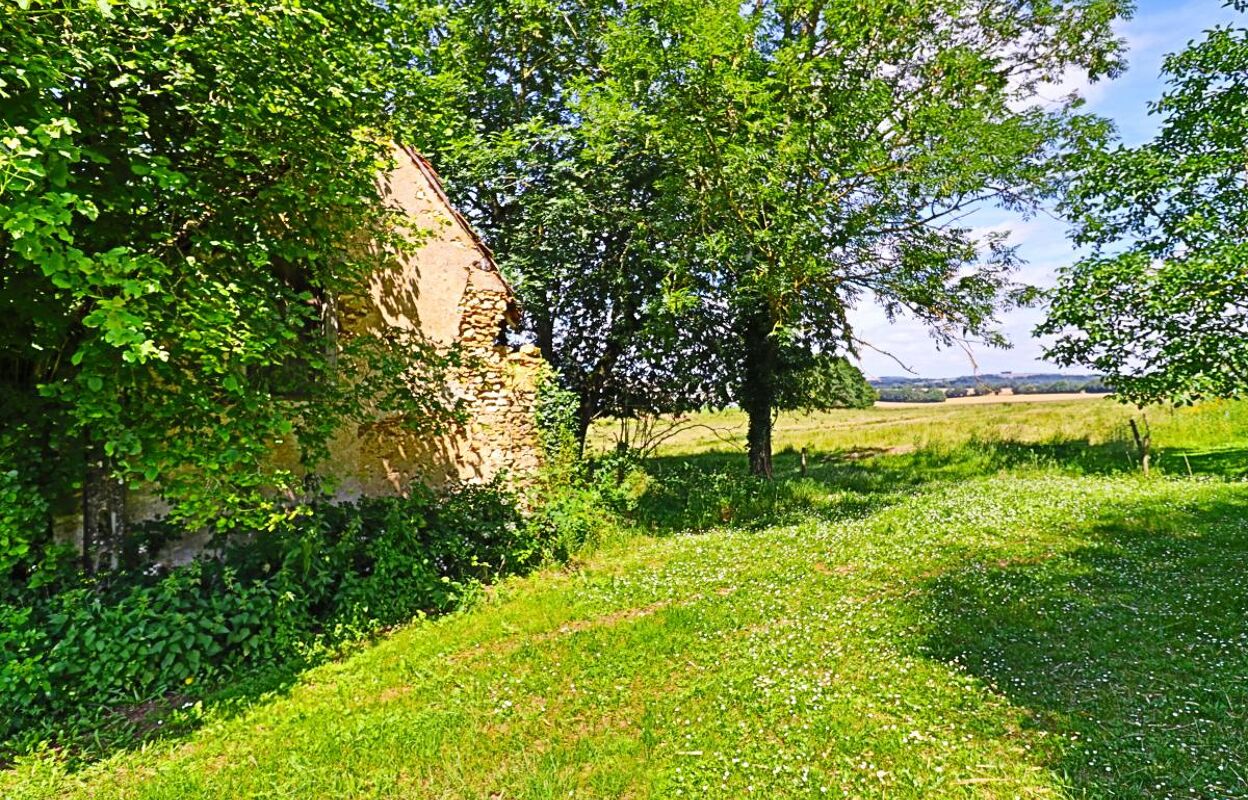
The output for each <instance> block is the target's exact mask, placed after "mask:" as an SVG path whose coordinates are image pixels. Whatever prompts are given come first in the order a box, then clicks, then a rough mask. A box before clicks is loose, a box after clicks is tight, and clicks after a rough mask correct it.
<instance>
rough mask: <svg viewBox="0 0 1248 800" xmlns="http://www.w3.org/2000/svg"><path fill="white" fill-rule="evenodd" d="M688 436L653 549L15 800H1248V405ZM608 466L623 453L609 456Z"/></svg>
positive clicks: (826, 423)
mask: <svg viewBox="0 0 1248 800" xmlns="http://www.w3.org/2000/svg"><path fill="white" fill-rule="evenodd" d="M1152 417H1153V419H1152V422H1153V430H1154V439H1155V441H1156V445H1157V447H1158V448H1159V455H1158V458H1157V460H1156V463H1157V464H1158V467H1159V469H1158V471H1157V473H1156V474H1154V476H1153V477H1152V478H1151V479H1148V480H1145V479H1143V478H1141V477H1140V476H1139V475H1137V474H1135V473H1134V472H1131V471H1128V470H1129V469H1130V466H1131V457H1130V453H1129V449H1128V448H1127V446H1126V438H1125V433H1124V429H1123V422H1124V420H1125V411H1124V410H1123V409H1122V408H1121V407H1119V406H1117V405H1115V404H1113V403H1112V402H1109V401H1104V400H1077V401H1071V402H1059V403H1038V404H1026V403H1019V404H1011V405H1004V404H1003V405H962V406H947V407H946V406H933V407H931V408H915V407H905V408H889V409H872V410H867V411H846V412H836V413H829V414H822V415H818V416H814V417H795V418H786V419H783V420H782V422H781V429H780V431H779V433H778V436H777V441H778V448H780V449H789V448H791V449H793V450H796V449H800V448H801V447H806V448H808V450H809V454H810V457H809V465H810V466H809V474H808V475H807V476H806V477H801V476H799V474H798V467H797V457H796V455H795V454H794V453H793V452H792V451H791V450H790V451H789V452H785V453H781V454H780V455H779V456H778V459H777V471H778V475H779V478H778V480H777V482H776V483H775V484H774V485H763V484H756V483H754V482H751V481H741V480H738V479H735V478H733V477H732V473H729V472H723V471H722V470H723V468H724V467H726V466H731V467H732V468H733V469H741V468H742V462H743V457H742V456H741V455H739V454H736V453H729V452H717V451H716V450H717V449H723V448H730V447H731V444H725V443H724V442H725V440H727V441H728V442H731V441H733V438H732V437H733V436H737V437H739V436H740V434H741V431H740V430H735V431H734V428H736V429H739V428H740V419H739V418H736V417H734V415H731V414H722V415H707V416H706V417H705V418H703V419H702V420H700V423H705V424H706V425H708V426H710V428H711V429H713V430H711V429H703V428H698V429H691V430H688V431H685V432H684V433H681V434H679V435H677V436H675V437H673V438H672V439H671V440H670V441H669V443H668V446H667V447H666V448H665V450H664V451H663V454H662V455H661V456H660V457H658V458H656V459H655V460H654V462H653V463H652V464H651V465H650V471H651V474H652V476H653V477H652V478H651V480H650V482H649V484H648V488H647V490H646V493H645V495H644V496H643V497H642V498H641V500H640V506H639V508H638V510H637V512H636V519H637V522H638V527H640V528H643V529H646V530H647V531H648V532H646V533H637V534H635V535H632V536H630V537H626V538H617V539H614V540H612V541H610V542H608V543H607V544H604V545H603V546H602V547H601V548H600V549H599V550H598V551H597V552H595V553H592V554H590V555H588V556H586V557H584V558H583V559H582V560H581V561H579V562H578V563H576V564H574V565H573V566H571V567H569V568H566V569H560V570H547V571H544V572H541V573H538V574H535V575H531V576H529V577H526V578H523V579H517V580H512V581H509V582H507V583H505V584H503V585H501V586H499V587H497V588H496V589H495V590H493V591H491V592H490V593H489V595H488V596H487V597H485V598H483V600H482V601H481V602H480V603H478V604H477V605H476V607H474V608H472V609H471V610H468V611H465V612H462V613H459V614H456V615H453V616H450V617H446V618H443V619H440V620H435V621H425V622H420V623H415V624H413V625H411V626H409V627H407V628H405V629H403V630H400V631H397V632H396V633H394V634H393V635H391V636H389V637H388V638H386V639H385V640H383V641H380V642H378V643H376V644H375V645H373V646H370V647H368V648H366V649H363V650H361V651H360V652H357V653H355V654H353V655H351V656H350V657H347V658H344V659H343V660H341V661H339V662H336V663H332V664H328V665H326V666H323V667H320V668H317V669H314V670H311V671H309V672H306V673H304V674H303V675H302V676H300V678H299V680H298V681H297V682H295V683H294V684H293V685H290V686H287V687H285V688H283V689H282V690H280V691H277V692H272V693H268V694H265V695H261V696H253V697H251V698H250V699H248V700H247V701H246V702H242V703H240V702H238V701H235V702H224V701H223V702H221V703H216V704H209V705H208V706H206V707H204V708H203V709H192V710H191V711H188V712H186V713H187V714H193V715H195V716H196V718H197V720H198V724H197V725H196V726H195V727H194V729H193V730H189V731H184V732H181V733H179V734H177V735H169V736H165V737H163V738H157V739H155V740H152V741H149V742H148V743H147V744H146V745H145V746H143V747H135V748H133V749H130V750H124V751H119V752H116V753H114V754H113V755H111V756H110V757H108V758H107V759H105V760H103V761H100V762H97V763H95V764H92V765H89V766H85V767H81V766H73V767H72V768H71V766H70V765H68V764H67V762H65V761H64V760H63V759H62V758H60V757H58V756H57V755H56V754H55V753H45V754H42V755H40V756H36V757H31V758H27V759H24V760H23V761H21V762H19V763H18V764H16V765H15V766H13V767H12V768H10V769H9V770H8V771H6V772H4V773H0V796H3V797H5V798H14V799H16V798H35V797H40V798H42V797H93V798H113V797H116V798H123V797H124V798H221V797H264V798H287V797H288V798H320V797H325V798H329V797H333V798H344V797H395V798H398V797H403V798H500V799H502V798H556V797H558V798H567V797H578V798H585V797H599V798H625V797H626V798H660V797H661V798H667V797H716V798H718V797H724V798H730V797H731V798H736V797H749V796H754V797H760V798H789V797H862V798H941V797H983V798H998V797H999V798H1016V797H1022V798H1048V797H1052V798H1084V797H1089V798H1248V483H1245V482H1243V480H1242V478H1243V476H1244V474H1245V471H1246V470H1248V404H1216V405H1210V406H1205V407H1202V408H1199V409H1194V410H1183V411H1178V412H1174V413H1171V412H1155V413H1154V414H1153V415H1152ZM600 435H603V436H605V434H604V433H602V432H600Z"/></svg>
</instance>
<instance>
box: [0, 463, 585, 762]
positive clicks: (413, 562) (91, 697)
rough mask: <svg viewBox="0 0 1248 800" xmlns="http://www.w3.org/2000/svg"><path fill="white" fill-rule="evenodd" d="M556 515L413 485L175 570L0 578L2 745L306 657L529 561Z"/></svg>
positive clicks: (301, 520)
mask: <svg viewBox="0 0 1248 800" xmlns="http://www.w3.org/2000/svg"><path fill="white" fill-rule="evenodd" d="M565 524H566V521H565V520H564V519H562V518H560V517H559V516H558V515H553V516H550V517H546V518H543V519H542V520H541V522H540V523H539V524H534V523H532V522H529V521H526V520H525V519H524V518H523V517H521V515H520V514H519V512H518V511H517V510H516V504H515V502H514V498H513V497H511V496H510V495H508V494H507V493H505V492H502V491H500V490H498V489H497V488H494V487H465V488H463V489H461V490H459V491H457V492H455V493H452V494H449V495H446V496H443V497H435V496H434V495H432V494H431V493H429V492H428V491H425V490H416V491H414V492H413V493H412V494H411V496H409V497H406V498H376V499H367V500H361V501H359V502H357V503H351V504H343V505H318V506H313V507H310V508H308V509H307V510H305V511H303V512H301V513H299V514H297V515H295V516H293V517H292V518H291V519H290V520H288V522H287V523H285V524H284V525H283V526H282V527H280V528H278V529H277V530H275V531H273V532H265V533H263V534H251V535H248V536H245V537H236V538H235V539H233V540H232V541H231V542H230V543H229V545H228V546H227V547H225V548H224V549H223V551H221V552H220V553H218V554H217V557H215V558H204V559H201V560H199V561H196V562H193V563H192V564H189V565H187V566H184V567H179V568H176V569H173V570H170V571H164V572H157V573H155V574H154V573H153V571H152V570H147V571H130V572H122V573H115V574H113V575H110V576H108V577H107V579H94V580H88V579H86V578H83V577H81V576H77V577H74V578H73V579H72V580H66V581H62V583H61V584H60V585H58V586H55V587H47V588H46V589H45V590H41V591H31V590H29V589H28V590H26V591H24V592H21V593H20V594H19V593H17V592H16V591H15V590H14V589H13V587H9V591H8V592H7V593H5V594H3V595H0V597H5V598H14V599H12V600H10V599H5V600H4V601H3V602H0V711H2V712H3V713H0V753H2V752H3V751H5V750H8V751H13V750H22V749H25V748H28V747H30V746H33V745H34V744H35V743H37V742H38V741H40V740H43V739H46V738H47V737H49V736H57V735H60V736H72V735H73V734H74V733H75V732H78V731H81V730H83V729H89V728H92V727H94V726H96V725H98V723H99V721H100V719H101V717H102V716H103V715H104V714H105V713H106V712H105V711H103V709H108V708H116V707H118V706H126V705H131V704H136V703H141V702H144V701H147V700H150V699H153V698H157V697H160V696H162V695H165V694H166V693H168V692H171V691H174V690H177V691H182V692H187V691H195V690H196V688H197V687H199V686H201V685H202V684H204V683H214V682H219V681H220V680H222V679H224V678H226V677H228V676H230V675H232V674H234V673H237V672H239V671H240V670H253V669H257V668H262V667H269V666H275V665H283V664H287V665H289V664H292V663H293V664H298V663H303V662H310V661H314V660H316V659H318V658H320V657H323V656H324V655H325V654H326V653H329V652H332V650H333V648H334V647H335V646H336V645H339V644H341V643H343V642H346V641H350V640H353V639H358V638H360V637H363V636H367V635H369V634H372V633H375V632H376V631H378V630H380V629H381V628H384V627H386V626H390V625H394V624H398V623H401V622H405V621H407V620H410V619H412V618H413V617H414V616H418V615H421V614H424V613H436V612H444V611H447V610H450V609H452V608H454V607H456V606H457V605H458V604H460V603H461V602H462V601H463V599H464V598H465V597H468V596H470V595H471V594H472V592H473V591H474V588H475V587H476V586H477V585H479V584H480V583H482V582H485V581H489V580H493V579H495V578H497V577H498V576H500V575H504V574H509V573H515V572H519V571H522V570H525V569H527V568H530V567H532V566H534V565H535V564H537V563H538V562H539V561H540V560H541V558H542V557H543V555H544V554H545V553H546V552H548V551H549V550H550V549H551V548H550V546H549V544H548V543H546V542H543V541H541V540H540V538H539V537H540V536H550V537H552V538H558V534H557V531H559V530H560V529H561V527H562V526H563V525H565ZM576 536H578V537H583V534H580V533H578V534H576ZM556 549H559V550H562V549H564V545H559V546H558V547H557V548H556ZM19 597H20V600H18V599H16V598H19ZM188 687H192V688H189V689H188Z"/></svg>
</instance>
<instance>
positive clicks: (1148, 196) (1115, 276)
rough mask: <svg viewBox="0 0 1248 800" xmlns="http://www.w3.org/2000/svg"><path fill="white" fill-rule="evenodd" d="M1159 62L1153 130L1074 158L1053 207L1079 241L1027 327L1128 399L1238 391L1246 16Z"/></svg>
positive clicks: (1242, 343)
mask: <svg viewBox="0 0 1248 800" xmlns="http://www.w3.org/2000/svg"><path fill="white" fill-rule="evenodd" d="M1239 8H1240V10H1241V11H1242V10H1243V4H1240V6H1239ZM1164 74H1165V76H1166V81H1167V84H1168V86H1169V88H1168V90H1167V91H1166V93H1165V94H1164V95H1163V96H1162V98H1161V99H1160V100H1159V101H1157V102H1156V103H1154V104H1153V105H1152V107H1151V111H1152V113H1153V114H1155V115H1157V116H1159V117H1161V129H1160V132H1159V133H1158V134H1157V135H1156V136H1155V137H1154V138H1153V139H1152V140H1151V141H1149V142H1147V143H1146V144H1143V145H1140V146H1138V147H1117V148H1115V149H1112V150H1104V151H1099V152H1095V153H1092V154H1090V155H1089V156H1088V157H1087V158H1085V159H1083V160H1082V161H1080V162H1079V163H1078V164H1077V165H1076V166H1077V168H1076V171H1075V173H1074V175H1073V181H1072V184H1071V187H1070V191H1069V194H1068V195H1067V199H1066V203H1065V210H1066V212H1067V213H1068V214H1069V216H1070V218H1071V219H1072V220H1073V221H1074V223H1075V229H1074V239H1075V241H1076V242H1077V243H1079V244H1082V245H1088V246H1090V247H1091V253H1090V254H1089V255H1088V256H1086V257H1085V258H1082V259H1080V260H1079V261H1077V262H1076V263H1074V264H1073V265H1071V266H1070V267H1068V268H1066V269H1064V270H1063V271H1062V272H1061V274H1060V277H1059V281H1058V286H1057V288H1056V289H1055V290H1054V292H1053V293H1052V305H1051V307H1050V310H1049V316H1048V319H1047V320H1046V321H1045V322H1044V323H1043V324H1042V325H1041V326H1040V328H1039V331H1038V332H1039V333H1043V334H1052V335H1055V336H1056V337H1057V338H1056V341H1055V342H1054V344H1053V345H1052V346H1051V347H1050V348H1049V349H1048V352H1047V354H1046V355H1047V357H1049V358H1051V359H1053V360H1055V361H1057V362H1058V363H1060V364H1065V365H1075V364H1078V365H1081V366H1086V367H1090V368H1092V369H1095V370H1096V371H1098V372H1100V373H1103V374H1104V375H1106V376H1107V379H1108V382H1109V383H1110V384H1111V385H1112V387H1113V389H1114V391H1115V393H1116V394H1117V395H1118V397H1119V398H1121V399H1122V400H1124V401H1128V402H1132V403H1135V404H1137V405H1139V406H1144V405H1147V404H1150V403H1156V402H1170V403H1191V402H1195V401H1197V400H1200V399H1202V398H1209V397H1236V396H1243V395H1245V394H1248V183H1246V182H1245V168H1246V165H1248V123H1246V122H1245V121H1246V120H1248V29H1245V28H1243V27H1232V26H1224V27H1219V28H1214V29H1212V30H1210V31H1209V32H1208V34H1207V35H1206V36H1205V37H1204V38H1203V39H1202V40H1201V41H1199V42H1196V43H1194V44H1192V45H1191V46H1189V47H1188V48H1187V49H1186V50H1184V51H1183V52H1181V53H1178V54H1175V55H1171V56H1169V57H1168V58H1167V59H1166V61H1165V65H1164Z"/></svg>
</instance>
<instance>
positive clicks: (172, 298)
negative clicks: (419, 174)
mask: <svg viewBox="0 0 1248 800" xmlns="http://www.w3.org/2000/svg"><path fill="white" fill-rule="evenodd" d="M426 18H427V15H426V13H425V12H423V11H422V10H421V9H420V8H418V7H416V6H413V5H411V4H409V3H406V2H397V3H386V4H384V5H382V4H377V3H373V2H370V1H369V0H330V1H329V2H320V3H317V4H315V8H312V7H307V6H305V5H304V4H300V3H297V2H286V1H285V0H279V2H268V3H263V4H259V3H250V2H241V3H239V2H230V3H224V2H218V3H201V2H190V0H161V1H159V2H157V0H130V2H127V3H124V4H122V3H117V4H109V3H107V2H105V3H97V4H75V3H68V4H67V3H62V2H56V3H52V2H38V0H30V1H28V2H19V3H18V4H17V7H16V8H10V9H9V10H8V11H6V17H5V20H4V23H3V25H0V49H3V50H4V52H5V53H6V58H5V59H4V60H3V62H2V63H0V312H2V313H0V352H2V353H3V355H2V356H0V412H2V413H3V414H4V418H5V419H6V431H5V432H4V442H3V445H4V448H5V452H6V454H11V456H12V457H6V458H5V459H4V461H5V470H6V474H7V472H8V471H10V470H16V471H17V473H18V474H17V475H15V476H13V477H12V481H11V482H18V483H20V484H21V485H23V486H25V487H29V488H30V490H31V492H32V499H31V500H30V503H31V505H30V506H29V507H30V508H37V507H38V504H39V503H40V502H44V503H46V504H47V506H48V509H49V513H48V514H41V516H43V517H45V519H44V520H42V521H40V522H39V523H38V524H35V528H36V529H37V531H38V532H37V534H30V535H28V536H27V538H28V539H36V538H39V537H40V536H44V535H45V533H46V530H45V529H47V528H48V527H50V523H48V522H47V521H46V517H47V516H48V515H49V514H50V513H52V512H55V511H60V512H66V511H71V510H73V507H72V505H71V504H72V503H74V502H77V501H76V500H74V498H75V497H77V496H79V495H81V496H83V501H82V506H81V510H83V511H84V512H85V513H84V515H85V517H86V525H85V535H86V544H87V549H88V550H89V549H90V547H91V545H92V544H93V543H94V544H98V545H99V546H100V548H101V549H102V551H101V553H100V554H99V555H98V557H95V558H93V557H92V556H91V555H90V554H88V557H87V559H86V563H87V566H88V568H92V567H94V566H97V564H98V563H99V562H106V561H108V560H109V559H110V558H113V557H112V556H110V555H109V554H108V553H107V552H103V551H106V550H107V549H108V548H109V545H108V544H107V540H109V539H110V538H112V539H115V538H116V537H117V535H118V533H119V532H118V531H117V530H115V529H110V526H112V527H113V528H115V527H116V525H119V524H120V523H118V522H117V520H120V519H124V514H119V513H117V511H118V509H119V507H121V506H124V502H125V491H126V487H127V486H128V485H133V484H135V483H137V482H148V483H151V482H158V487H159V491H160V493H161V495H162V496H163V498H164V499H165V500H166V501H168V503H169V504H170V505H171V509H172V512H171V513H172V517H173V518H174V519H175V520H177V521H179V522H181V523H183V524H185V525H189V526H195V525H201V524H204V523H205V522H209V521H211V522H213V523H214V524H217V525H220V526H223V527H229V526H233V525H236V524H245V525H250V526H258V525H259V526H263V525H265V524H268V522H269V521H270V520H271V517H272V514H273V513H274V510H275V506H274V503H273V502H272V498H273V497H274V493H273V491H272V490H273V489H274V488H278V489H287V490H289V491H295V490H297V489H298V488H299V487H298V481H297V479H296V475H295V474H294V472H292V471H282V470H279V469H277V468H276V467H274V466H272V465H271V464H270V463H269V460H267V459H266V455H267V454H268V453H269V452H270V449H271V448H272V447H273V445H274V444H275V443H277V442H281V441H283V440H287V441H288V440H292V439H293V440H295V441H297V443H298V449H299V455H300V459H301V461H302V462H303V464H304V465H305V466H310V465H312V464H315V462H316V461H317V460H318V459H320V458H321V457H323V456H324V453H325V443H326V441H327V439H328V437H329V436H330V434H331V433H332V432H333V431H334V430H336V429H338V428H339V427H340V426H341V425H342V424H343V423H344V422H346V421H349V420H352V419H363V418H366V417H368V416H371V415H373V414H376V413H378V412H379V411H380V412H385V411H393V412H396V413H402V414H404V415H406V417H407V418H408V419H410V420H412V421H413V422H414V423H415V424H426V423H428V422H429V421H431V420H433V419H435V418H437V417H438V416H439V415H440V413H441V410H440V399H439V393H438V392H437V391H435V390H434V389H431V388H423V387H434V386H436V385H437V383H438V382H437V380H435V378H436V373H437V372H438V371H439V367H440V363H439V359H438V357H436V356H435V355H434V354H433V353H431V352H429V351H428V350H427V349H426V348H424V347H423V345H421V343H420V342H418V341H415V340H412V339H403V338H400V337H397V336H396V337H384V336H344V335H340V333H339V332H338V331H337V329H336V328H337V326H336V319H337V309H338V307H339V306H340V305H342V304H345V303H347V302H349V301H350V295H351V293H352V292H353V291H355V290H357V289H358V287H359V286H360V284H361V280H362V278H363V276H364V275H365V274H366V273H367V272H368V271H370V270H372V269H374V268H375V266H376V264H377V259H378V258H379V257H381V256H382V254H384V253H385V252H392V251H393V249H394V248H400V247H403V246H405V241H406V240H405V234H404V233H403V231H402V228H401V227H399V226H397V225H395V224H394V220H392V219H391V216H390V215H391V213H392V212H390V211H388V210H387V209H386V208H385V207H383V205H382V204H381V202H380V201H379V199H378V195H377V189H376V183H375V181H376V176H377V174H378V172H379V170H382V169H385V168H386V167H387V166H388V154H389V152H390V151H389V147H390V142H391V141H393V140H395V139H396V138H404V137H402V136H401V133H402V131H403V130H404V129H405V126H407V125H408V123H410V121H411V120H412V119H413V114H414V112H413V109H418V108H419V109H426V108H430V107H433V106H434V105H435V104H434V103H432V102H430V101H429V94H430V91H431V88H430V85H429V83H428V82H427V81H423V80H422V79H420V77H419V76H418V75H417V74H415V73H414V72H413V70H412V68H411V65H412V64H413V63H415V61H416V53H417V48H418V46H419V42H420V41H421V40H422V35H423V32H424V31H425V29H426V26H425V20H426ZM361 232H363V236H362V235H361ZM362 241H368V242H372V243H375V246H370V247H363V246H361V242H362ZM8 422H12V423H13V424H12V425H8V424H7V423H8ZM6 485H7V484H6ZM33 494H38V495H39V497H40V498H41V500H35V499H33ZM31 524H34V523H31Z"/></svg>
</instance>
